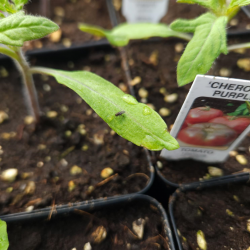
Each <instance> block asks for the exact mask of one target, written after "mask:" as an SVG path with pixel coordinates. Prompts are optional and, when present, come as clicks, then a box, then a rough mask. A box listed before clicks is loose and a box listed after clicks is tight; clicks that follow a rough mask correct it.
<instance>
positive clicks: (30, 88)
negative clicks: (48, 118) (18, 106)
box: [14, 48, 40, 123]
mask: <svg viewBox="0 0 250 250" xmlns="http://www.w3.org/2000/svg"><path fill="white" fill-rule="evenodd" d="M16 55H17V58H14V59H15V62H16V65H17V68H18V70H19V72H20V73H21V75H22V79H23V84H24V86H25V89H26V92H27V99H28V105H29V107H30V109H31V112H32V114H33V116H34V117H35V121H36V123H38V122H39V120H40V108H39V104H38V100H37V93H36V89H35V86H34V81H33V77H32V73H31V71H30V67H29V64H28V62H27V61H26V59H25V57H24V55H23V52H22V50H21V49H19V48H18V49H17V50H16Z"/></svg>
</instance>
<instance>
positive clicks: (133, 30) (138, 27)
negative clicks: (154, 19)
mask: <svg viewBox="0 0 250 250" xmlns="http://www.w3.org/2000/svg"><path fill="white" fill-rule="evenodd" d="M79 28H80V30H82V31H84V32H87V33H90V34H92V35H96V36H100V37H106V38H107V39H108V40H109V42H110V43H111V44H112V45H114V46H118V47H123V46H126V45H127V44H128V43H129V40H132V39H147V38H150V37H170V36H176V37H181V36H185V34H181V33H179V32H175V31H173V30H171V29H170V28H169V27H168V26H167V25H165V24H154V23H134V24H131V23H123V24H120V25H118V26H116V27H115V28H113V29H112V30H110V31H109V30H104V29H102V28H100V27H96V26H91V25H86V24H80V25H79ZM184 39H185V38H184Z"/></svg>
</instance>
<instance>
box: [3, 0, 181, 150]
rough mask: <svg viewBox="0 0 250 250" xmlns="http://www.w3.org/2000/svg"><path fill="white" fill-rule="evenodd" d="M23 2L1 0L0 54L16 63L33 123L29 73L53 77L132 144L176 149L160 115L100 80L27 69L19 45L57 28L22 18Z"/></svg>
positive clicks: (86, 74)
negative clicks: (26, 95) (4, 13)
mask: <svg viewBox="0 0 250 250" xmlns="http://www.w3.org/2000/svg"><path fill="white" fill-rule="evenodd" d="M27 2H28V0H13V1H12V2H9V1H8V0H4V1H1V3H0V11H4V12H6V13H8V14H6V16H5V15H3V14H1V19H0V43H1V44H3V46H0V53H2V54H5V55H7V56H9V57H11V58H12V59H13V60H14V62H15V63H16V65H17V68H18V70H19V71H20V73H21V75H22V77H23V82H24V85H25V87H26V89H27V93H28V100H29V104H30V107H31V108H32V110H33V115H34V116H35V118H36V121H37V122H38V121H39V117H40V110H39V105H38V102H37V97H36V91H35V88H34V83H33V77H32V74H36V73H39V74H47V75H50V76H53V77H55V78H56V80H57V81H58V83H61V84H64V85H65V86H67V87H69V88H71V89H72V90H74V91H75V92H76V93H78V94H79V95H80V96H81V97H82V98H83V99H84V100H85V101H86V102H87V103H88V104H89V105H90V106H91V107H92V108H93V109H94V110H95V112H96V113H97V114H98V115H99V116H100V117H101V118H102V119H103V120H104V121H105V122H106V123H107V124H108V125H109V126H110V127H111V128H112V129H113V130H114V131H115V132H116V133H117V134H119V135H120V136H122V137H123V138H125V139H127V140H129V141H131V142H133V143H134V144H136V145H138V146H142V147H145V148H148V149H150V150H161V149H163V148H166V149H169V150H174V149H177V148H178V147H179V145H178V142H177V141H176V140H175V139H174V138H173V137H172V136H171V135H170V134H169V133H168V131H167V125H166V123H165V122H164V121H163V119H162V118H161V117H160V115H158V114H157V113H156V112H155V111H154V110H153V109H151V108H150V107H148V106H147V105H145V104H142V103H138V102H137V100H136V99H135V98H134V97H133V96H130V95H128V94H125V93H123V92H122V91H121V90H120V89H119V88H117V87H115V86H114V85H113V84H112V83H110V82H108V81H106V80H104V79H102V78H101V77H98V76H97V75H95V74H93V73H90V72H84V71H75V72H67V71H61V70H55V69H49V68H42V67H34V68H32V67H30V66H29V64H28V62H27V60H26V59H25V57H24V54H23V52H22V49H21V46H23V43H24V42H25V41H30V40H34V39H38V38H42V37H44V36H46V35H48V34H50V33H51V32H53V31H56V30H57V29H59V27H58V26H57V25H56V24H55V23H53V22H52V21H50V20H48V19H47V18H44V17H36V16H31V15H26V14H25V13H24V11H22V9H23V6H24V4H26V3H27ZM121 112H122V113H121ZM123 112H124V113H123ZM116 114H121V115H116Z"/></svg>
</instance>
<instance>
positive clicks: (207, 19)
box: [170, 13, 217, 33]
mask: <svg viewBox="0 0 250 250" xmlns="http://www.w3.org/2000/svg"><path fill="white" fill-rule="evenodd" d="M216 18H217V17H216V16H215V15H213V14H212V13H206V14H203V15H201V16H199V17H198V18H195V19H192V20H187V19H177V20H175V21H174V22H173V23H171V25H170V28H171V29H172V30H175V31H181V32H192V33H194V32H195V29H196V28H197V27H198V26H200V25H203V24H207V23H212V22H214V21H215V20H216Z"/></svg>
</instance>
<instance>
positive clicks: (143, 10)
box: [122, 0, 169, 23]
mask: <svg viewBox="0 0 250 250" xmlns="http://www.w3.org/2000/svg"><path fill="white" fill-rule="evenodd" d="M168 1H169V0H123V1H122V14H123V15H124V16H125V17H126V19H127V22H129V23H145V22H147V23H158V22H159V21H160V20H161V18H162V17H164V16H165V15H166V13H167V9H168Z"/></svg>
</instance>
